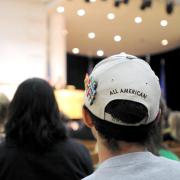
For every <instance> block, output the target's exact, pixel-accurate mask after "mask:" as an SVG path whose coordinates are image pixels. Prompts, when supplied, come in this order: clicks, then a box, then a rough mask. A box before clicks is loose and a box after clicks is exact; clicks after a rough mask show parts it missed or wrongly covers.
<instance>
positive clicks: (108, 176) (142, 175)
mask: <svg viewBox="0 0 180 180" xmlns="http://www.w3.org/2000/svg"><path fill="white" fill-rule="evenodd" d="M83 180H180V162H178V161H173V160H169V159H166V158H163V157H158V156H154V155H153V154H152V153H150V152H135V153H129V154H124V155H119V156H115V157H112V158H110V159H108V160H106V161H104V162H103V163H102V164H101V165H100V166H99V167H98V169H97V170H96V171H95V172H94V173H93V174H92V175H90V176H88V177H86V178H84V179H83Z"/></svg>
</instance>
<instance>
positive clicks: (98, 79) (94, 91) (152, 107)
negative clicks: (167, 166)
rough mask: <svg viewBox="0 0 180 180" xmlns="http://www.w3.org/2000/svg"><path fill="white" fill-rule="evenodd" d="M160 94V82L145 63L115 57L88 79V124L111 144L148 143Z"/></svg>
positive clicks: (100, 65)
mask: <svg viewBox="0 0 180 180" xmlns="http://www.w3.org/2000/svg"><path fill="white" fill-rule="evenodd" d="M160 95H161V91H160V86H159V80H158V78H157V76H156V75H155V74H154V72H153V71H152V70H151V68H150V66H149V65H148V64H147V63H146V62H145V61H143V60H141V59H138V58H137V57H135V56H131V55H127V54H119V55H115V56H111V57H109V58H107V59H105V60H103V61H101V62H100V63H98V64H97V65H96V66H95V68H94V69H93V71H92V73H91V75H90V77H89V78H88V79H86V92H85V103H84V107H85V108H84V112H85V121H86V124H87V125H89V126H90V127H92V126H94V127H95V129H96V130H97V131H98V133H99V134H100V135H102V137H104V138H105V139H106V140H107V141H109V142H110V141H112V140H113V141H114V140H115V141H125V142H136V143H140V144H144V143H146V141H147V139H148V137H149V133H150V130H151V128H152V124H153V122H154V121H155V119H156V118H157V116H158V113H159V101H160ZM87 117H90V118H89V120H88V118H87Z"/></svg>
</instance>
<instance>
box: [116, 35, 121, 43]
mask: <svg viewBox="0 0 180 180" xmlns="http://www.w3.org/2000/svg"><path fill="white" fill-rule="evenodd" d="M121 39H122V38H121V36H119V35H115V36H114V41H116V42H119V41H121Z"/></svg>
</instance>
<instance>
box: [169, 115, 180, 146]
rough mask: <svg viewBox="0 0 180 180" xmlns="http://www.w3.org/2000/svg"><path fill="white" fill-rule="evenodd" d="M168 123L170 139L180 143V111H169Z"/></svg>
mask: <svg viewBox="0 0 180 180" xmlns="http://www.w3.org/2000/svg"><path fill="white" fill-rule="evenodd" d="M168 123H169V129H170V136H171V138H172V140H175V141H177V142H178V143H180V112H179V111H174V112H171V113H170V115H169V118H168Z"/></svg>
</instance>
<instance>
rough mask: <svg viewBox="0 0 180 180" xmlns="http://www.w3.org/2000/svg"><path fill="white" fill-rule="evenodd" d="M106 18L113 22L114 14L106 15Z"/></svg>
mask: <svg viewBox="0 0 180 180" xmlns="http://www.w3.org/2000/svg"><path fill="white" fill-rule="evenodd" d="M107 18H108V19H109V20H113V19H114V18H115V14H114V13H108V14H107Z"/></svg>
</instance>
